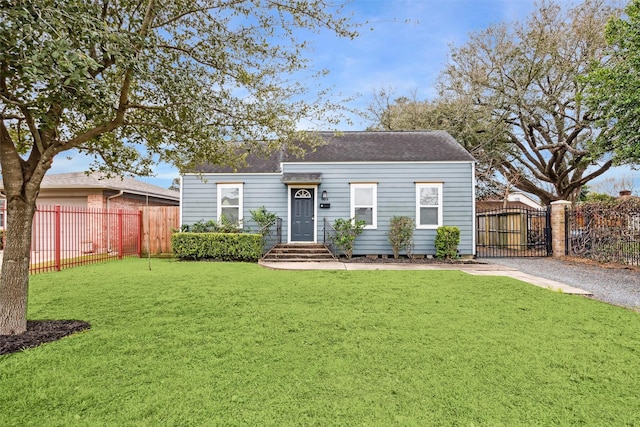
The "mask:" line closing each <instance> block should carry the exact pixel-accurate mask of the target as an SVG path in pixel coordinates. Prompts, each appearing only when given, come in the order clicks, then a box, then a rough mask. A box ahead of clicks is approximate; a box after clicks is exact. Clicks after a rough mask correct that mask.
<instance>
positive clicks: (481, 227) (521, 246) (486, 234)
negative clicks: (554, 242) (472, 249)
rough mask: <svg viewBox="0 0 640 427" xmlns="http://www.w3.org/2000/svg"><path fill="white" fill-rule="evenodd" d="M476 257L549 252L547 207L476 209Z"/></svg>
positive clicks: (547, 254) (549, 224)
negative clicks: (479, 210) (478, 210)
mask: <svg viewBox="0 0 640 427" xmlns="http://www.w3.org/2000/svg"><path fill="white" fill-rule="evenodd" d="M476 233H477V235H476V254H477V256H479V257H489V258H491V257H495V258H504V257H542V256H549V255H551V217H550V211H549V210H548V209H527V208H514V207H507V208H501V209H492V210H486V211H481V212H477V213H476Z"/></svg>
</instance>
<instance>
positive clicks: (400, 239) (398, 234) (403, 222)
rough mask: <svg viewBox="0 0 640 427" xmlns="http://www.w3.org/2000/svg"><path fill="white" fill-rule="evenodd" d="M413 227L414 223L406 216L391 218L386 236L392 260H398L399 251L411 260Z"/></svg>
mask: <svg viewBox="0 0 640 427" xmlns="http://www.w3.org/2000/svg"><path fill="white" fill-rule="evenodd" d="M415 227H416V223H415V221H414V220H413V218H409V217H408V216H394V217H393V218H391V220H390V221H389V231H388V232H387V236H388V237H389V243H391V249H392V250H393V257H394V258H398V256H399V254H400V251H405V252H406V253H407V256H408V257H409V258H411V249H412V248H413V229H414V228H415Z"/></svg>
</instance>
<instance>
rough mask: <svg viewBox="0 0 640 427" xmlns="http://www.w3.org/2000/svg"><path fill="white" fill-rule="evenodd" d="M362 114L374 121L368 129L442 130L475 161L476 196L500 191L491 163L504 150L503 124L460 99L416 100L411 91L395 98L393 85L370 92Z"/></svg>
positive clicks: (488, 195)
mask: <svg viewBox="0 0 640 427" xmlns="http://www.w3.org/2000/svg"><path fill="white" fill-rule="evenodd" d="M365 117H367V118H368V119H369V120H371V121H372V122H373V123H374V125H373V126H371V127H370V128H369V129H370V130H425V129H444V130H446V131H447V132H449V133H450V134H451V136H453V137H454V138H455V139H456V140H457V141H459V142H460V144H462V146H463V147H464V148H466V149H467V150H468V151H469V152H470V153H471V155H473V156H474V157H475V159H476V160H477V161H478V164H477V167H476V178H477V180H478V189H477V194H478V196H479V197H490V196H493V195H495V194H496V193H499V192H501V191H502V187H503V185H501V184H499V180H498V178H497V177H496V167H495V166H496V165H495V163H496V161H497V160H496V159H499V158H500V155H501V153H503V152H504V151H505V150H506V149H507V147H506V142H507V141H506V136H505V133H504V132H500V131H499V129H502V128H503V125H502V124H501V123H500V122H491V121H488V120H487V119H486V116H484V115H483V113H482V112H480V111H478V110H477V109H474V108H473V106H470V105H468V104H465V103H463V100H460V99H444V98H437V99H435V100H434V101H420V100H419V99H418V98H417V95H416V92H415V91H413V92H412V93H411V95H410V97H405V96H401V97H395V92H394V89H393V88H384V89H379V90H377V91H375V92H374V93H373V101H372V103H371V104H370V105H369V107H368V110H367V112H365ZM496 126H498V128H495V127H496Z"/></svg>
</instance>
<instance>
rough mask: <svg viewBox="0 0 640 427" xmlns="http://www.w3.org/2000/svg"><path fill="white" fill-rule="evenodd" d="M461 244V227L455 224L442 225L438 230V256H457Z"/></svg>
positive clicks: (436, 242)
mask: <svg viewBox="0 0 640 427" xmlns="http://www.w3.org/2000/svg"><path fill="white" fill-rule="evenodd" d="M459 244H460V229H459V228H458V227H455V226H446V225H445V226H442V227H438V229H437V230H436V241H435V245H436V257H437V258H445V259H448V258H457V257H458V245H459Z"/></svg>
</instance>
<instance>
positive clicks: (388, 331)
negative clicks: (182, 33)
mask: <svg viewBox="0 0 640 427" xmlns="http://www.w3.org/2000/svg"><path fill="white" fill-rule="evenodd" d="M151 265H152V270H151V271H149V270H148V264H147V261H146V260H140V259H129V260H124V261H118V262H111V263H106V264H100V265H91V266H86V267H79V268H75V269H70V270H65V271H62V272H60V273H49V274H42V275H37V276H33V277H31V292H30V301H29V307H30V313H29V318H30V319H80V320H86V321H88V322H90V323H91V325H92V328H91V329H90V330H88V331H86V332H82V333H80V334H76V335H73V336H70V337H67V338H64V339H62V340H60V341H57V342H54V343H50V344H46V345H43V346H41V347H38V348H35V349H31V350H26V351H23V352H18V353H14V354H10V355H5V356H0V425H2V426H45V425H46V426H85V425H86V426H191V425H193V426H200V425H204V426H216V425H220V426H300V425H303V426H307V425H317V426H340V425H344V426H354V425H355V426H389V425H397V426H426V425H437V426H441V425H460V426H471V425H476V426H486V425H491V426H494V425H505V426H514V425H527V426H531V425H543V426H549V425H598V426H600V425H612V426H613V425H615V426H623V425H629V426H631V425H640V392H639V390H640V369H639V366H640V339H639V338H640V314H639V313H636V312H633V311H629V310H625V309H622V308H618V307H613V306H609V305H607V304H604V303H600V302H598V301H594V300H589V299H585V298H582V297H577V296H569V295H564V294H560V293H555V292H551V291H548V290H545V289H541V288H537V287H534V286H532V285H528V284H524V283H521V282H517V281H515V280H511V279H508V278H501V277H483V276H469V275H467V274H465V273H461V272H456V271H441V272H439V271H351V272H347V271H304V272H300V271H295V272H294V271H270V270H265V269H262V268H261V267H259V266H257V265H253V264H232V263H207V262H202V263H186V262H182V263H181V262H176V261H173V260H153V261H152V264H151Z"/></svg>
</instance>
